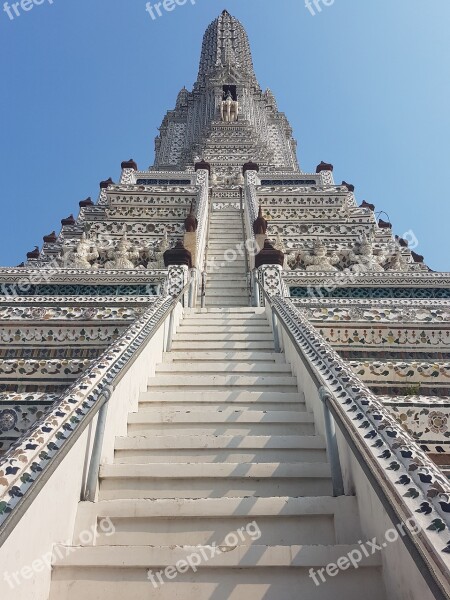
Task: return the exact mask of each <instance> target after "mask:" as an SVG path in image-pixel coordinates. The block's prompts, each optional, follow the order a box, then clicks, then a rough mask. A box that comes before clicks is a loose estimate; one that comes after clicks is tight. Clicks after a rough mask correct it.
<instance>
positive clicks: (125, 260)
mask: <svg viewBox="0 0 450 600" xmlns="http://www.w3.org/2000/svg"><path fill="white" fill-rule="evenodd" d="M112 255H113V260H110V261H108V262H107V263H106V264H105V269H134V264H133V262H132V260H136V259H138V258H139V252H138V251H137V250H134V249H133V248H132V245H131V244H130V242H129V241H128V237H127V234H126V233H124V234H123V237H122V239H121V240H120V242H119V244H118V246H117V248H116V250H113V252H112Z"/></svg>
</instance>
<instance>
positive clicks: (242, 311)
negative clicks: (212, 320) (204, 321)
mask: <svg viewBox="0 0 450 600" xmlns="http://www.w3.org/2000/svg"><path fill="white" fill-rule="evenodd" d="M205 313H207V314H208V315H221V316H222V317H223V318H230V316H231V318H233V319H237V318H239V316H242V318H245V319H248V318H249V317H250V318H251V316H252V315H255V316H259V317H260V318H261V317H263V318H266V311H265V309H264V308H254V307H251V306H243V307H239V308H213V309H206V308H199V309H188V311H187V312H186V314H187V315H189V316H190V317H194V318H195V317H196V316H198V317H201V316H203V315H204V314H205Z"/></svg>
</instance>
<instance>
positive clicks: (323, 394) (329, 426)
mask: <svg viewBox="0 0 450 600" xmlns="http://www.w3.org/2000/svg"><path fill="white" fill-rule="evenodd" d="M319 396H320V399H321V400H322V403H323V412H324V421H325V437H326V441H327V449H328V458H329V460H330V467H331V480H332V483H333V496H334V497H335V498H337V497H338V496H345V490H344V481H343V478H342V469H341V461H340V460H339V448H338V444H337V439H336V428H335V426H334V419H333V417H332V415H331V412H330V407H329V404H328V403H329V401H330V392H329V391H328V390H327V389H326V388H325V387H321V388H320V389H319Z"/></svg>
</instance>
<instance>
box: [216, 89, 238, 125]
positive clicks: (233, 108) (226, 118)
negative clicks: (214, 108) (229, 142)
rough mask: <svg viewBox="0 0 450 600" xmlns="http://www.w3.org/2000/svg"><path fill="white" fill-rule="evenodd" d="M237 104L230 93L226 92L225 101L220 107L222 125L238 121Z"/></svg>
mask: <svg viewBox="0 0 450 600" xmlns="http://www.w3.org/2000/svg"><path fill="white" fill-rule="evenodd" d="M238 114H239V102H238V101H237V100H233V96H232V95H231V92H228V95H227V98H226V100H223V101H222V104H221V106H220V116H221V117H222V121H223V122H224V123H235V122H236V121H237V120H238Z"/></svg>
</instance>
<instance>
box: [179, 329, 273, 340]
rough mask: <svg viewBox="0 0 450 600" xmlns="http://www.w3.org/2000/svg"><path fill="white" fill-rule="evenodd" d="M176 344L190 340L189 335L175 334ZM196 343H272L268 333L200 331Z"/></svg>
mask: <svg viewBox="0 0 450 600" xmlns="http://www.w3.org/2000/svg"><path fill="white" fill-rule="evenodd" d="M174 340H175V341H176V342H181V341H183V340H185V341H187V342H188V341H190V340H192V334H191V333H183V332H182V331H181V332H180V333H176V334H175V335H174ZM195 340H196V341H197V342H201V341H203V342H223V341H225V342H247V341H248V342H267V341H273V335H272V332H270V333H269V332H268V333H203V332H202V331H201V330H200V331H199V332H198V333H196V334H195Z"/></svg>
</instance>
